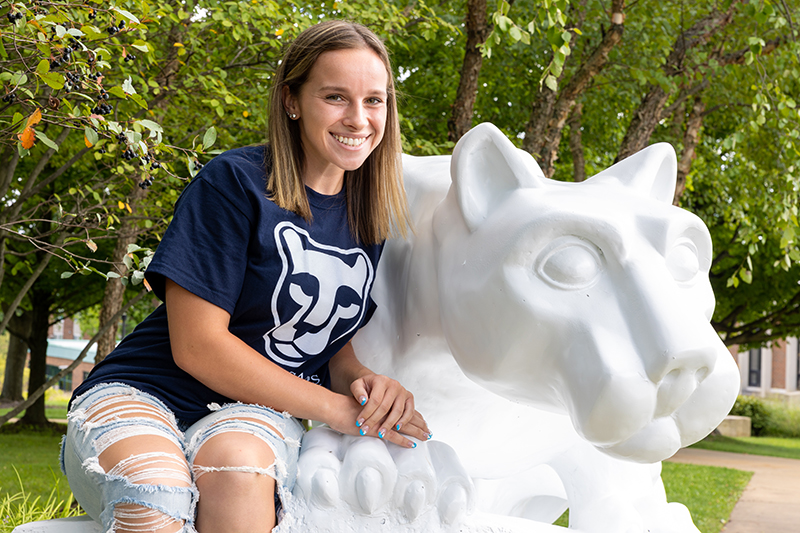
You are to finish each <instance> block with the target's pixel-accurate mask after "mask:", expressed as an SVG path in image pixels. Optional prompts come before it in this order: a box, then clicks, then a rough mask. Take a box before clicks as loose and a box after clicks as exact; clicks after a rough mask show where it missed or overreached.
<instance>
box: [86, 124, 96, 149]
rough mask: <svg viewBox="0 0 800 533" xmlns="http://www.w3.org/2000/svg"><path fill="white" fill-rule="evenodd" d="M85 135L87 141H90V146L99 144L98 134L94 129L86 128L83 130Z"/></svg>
mask: <svg viewBox="0 0 800 533" xmlns="http://www.w3.org/2000/svg"><path fill="white" fill-rule="evenodd" d="M83 133H84V135H86V140H87V141H89V143H90V144H92V145H95V144H97V140H98V139H97V132H96V131H95V130H94V128H90V127H89V126H86V127H84V128H83Z"/></svg>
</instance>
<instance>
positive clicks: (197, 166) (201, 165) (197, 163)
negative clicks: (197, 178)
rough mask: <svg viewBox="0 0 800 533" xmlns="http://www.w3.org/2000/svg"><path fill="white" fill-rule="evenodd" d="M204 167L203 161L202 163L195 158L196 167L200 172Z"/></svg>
mask: <svg viewBox="0 0 800 533" xmlns="http://www.w3.org/2000/svg"><path fill="white" fill-rule="evenodd" d="M202 168H203V163H201V162H200V161H198V160H197V159H195V160H194V169H195V170H196V171H198V172H199V171H200V170H201V169H202Z"/></svg>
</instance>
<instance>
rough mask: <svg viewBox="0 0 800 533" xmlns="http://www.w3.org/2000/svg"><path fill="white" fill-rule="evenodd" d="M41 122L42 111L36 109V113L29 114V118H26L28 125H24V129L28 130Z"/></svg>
mask: <svg viewBox="0 0 800 533" xmlns="http://www.w3.org/2000/svg"><path fill="white" fill-rule="evenodd" d="M41 120H42V110H41V109H39V108H38V107H37V108H36V111H34V112H33V113H31V116H29V117H28V124H27V125H26V127H28V128H30V127H31V126H35V125H37V124H38V123H39V122H40V121H41Z"/></svg>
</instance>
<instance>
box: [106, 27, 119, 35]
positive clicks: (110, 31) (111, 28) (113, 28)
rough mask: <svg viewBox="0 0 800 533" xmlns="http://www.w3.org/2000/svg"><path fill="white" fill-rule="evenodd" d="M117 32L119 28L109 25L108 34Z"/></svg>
mask: <svg viewBox="0 0 800 533" xmlns="http://www.w3.org/2000/svg"><path fill="white" fill-rule="evenodd" d="M118 32H119V28H117V27H116V26H111V27H110V28H108V34H109V35H114V34H115V33H118Z"/></svg>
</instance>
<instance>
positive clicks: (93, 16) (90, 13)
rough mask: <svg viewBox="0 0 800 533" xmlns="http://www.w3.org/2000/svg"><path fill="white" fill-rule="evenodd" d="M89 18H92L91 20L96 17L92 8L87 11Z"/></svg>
mask: <svg viewBox="0 0 800 533" xmlns="http://www.w3.org/2000/svg"><path fill="white" fill-rule="evenodd" d="M89 18H90V19H92V20H94V19H96V18H97V12H96V11H95V10H94V9H92V10H91V11H89Z"/></svg>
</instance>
